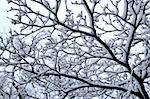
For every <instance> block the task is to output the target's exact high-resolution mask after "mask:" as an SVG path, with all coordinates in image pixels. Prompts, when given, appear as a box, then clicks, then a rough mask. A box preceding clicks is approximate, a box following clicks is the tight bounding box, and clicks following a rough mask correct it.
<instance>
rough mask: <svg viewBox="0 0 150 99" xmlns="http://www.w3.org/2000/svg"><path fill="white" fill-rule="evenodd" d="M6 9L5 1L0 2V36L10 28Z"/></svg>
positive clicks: (0, 0)
mask: <svg viewBox="0 0 150 99" xmlns="http://www.w3.org/2000/svg"><path fill="white" fill-rule="evenodd" d="M6 9H8V3H7V0H0V34H2V33H7V32H8V31H9V27H10V21H9V19H7V16H8V13H7V11H6Z"/></svg>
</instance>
